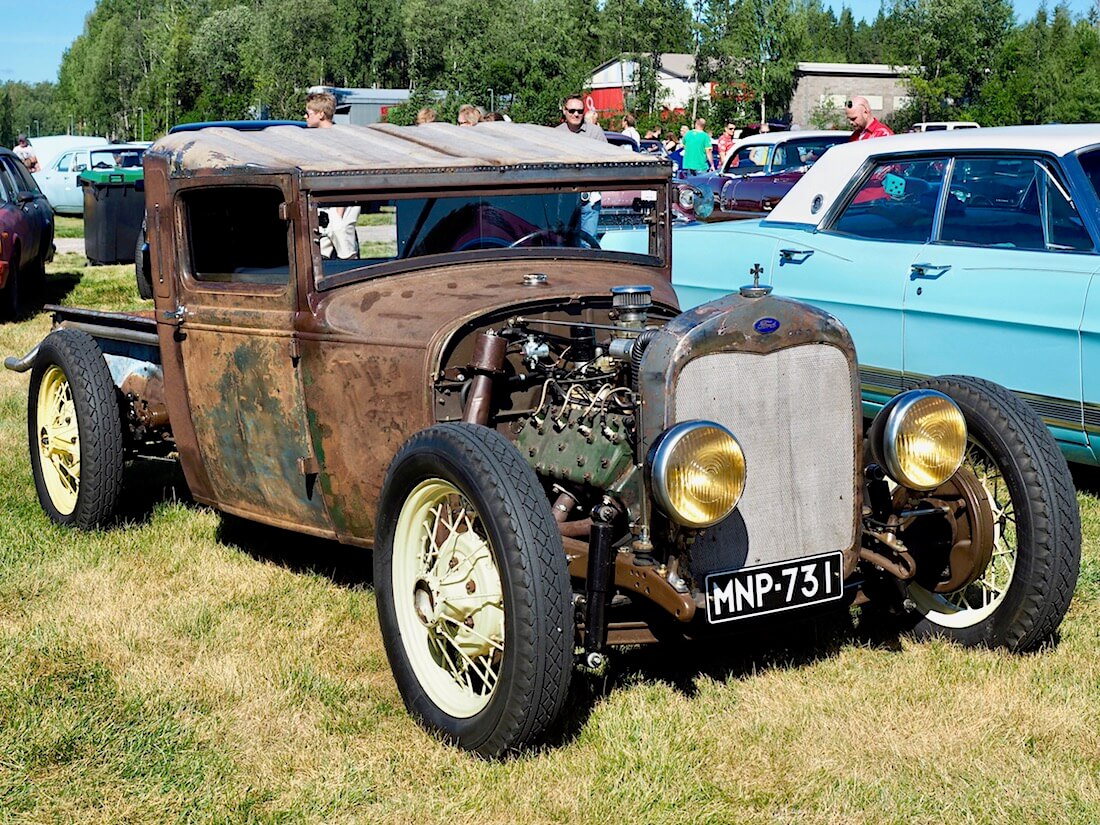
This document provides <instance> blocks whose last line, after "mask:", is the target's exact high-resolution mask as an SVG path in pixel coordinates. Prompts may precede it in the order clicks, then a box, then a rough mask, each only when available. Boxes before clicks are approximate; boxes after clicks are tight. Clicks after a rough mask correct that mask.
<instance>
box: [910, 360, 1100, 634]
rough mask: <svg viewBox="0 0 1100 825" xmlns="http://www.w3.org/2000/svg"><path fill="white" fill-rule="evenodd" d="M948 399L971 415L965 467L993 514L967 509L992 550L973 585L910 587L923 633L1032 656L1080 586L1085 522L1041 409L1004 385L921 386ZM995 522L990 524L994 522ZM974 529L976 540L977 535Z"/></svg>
mask: <svg viewBox="0 0 1100 825" xmlns="http://www.w3.org/2000/svg"><path fill="white" fill-rule="evenodd" d="M920 386H924V387H931V388H933V389H937V390H940V391H941V392H944V393H946V394H947V395H948V396H950V397H951V398H952V399H954V401H955V403H957V404H958V405H959V409H961V410H962V413H963V416H964V417H965V418H966V427H967V433H968V444H967V452H966V457H965V459H964V461H963V466H964V467H966V468H967V469H968V470H969V471H970V472H971V473H972V474H973V475H974V477H975V478H976V479H977V482H978V483H979V484H980V486H981V490H982V491H984V493H985V497H986V499H987V502H988V505H989V508H988V511H985V507H984V506H982V507H979V508H977V509H979V510H982V511H983V512H982V513H980V514H979V513H975V512H969V513H967V514H966V515H963V516H962V517H963V518H968V519H973V520H975V521H973V522H972V523H971V525H970V527H971V528H980V530H981V531H982V532H983V533H984V531H986V530H988V531H989V532H988V533H985V535H990V534H991V535H992V539H993V547H992V553H991V555H990V557H989V561H988V563H987V564H986V565H985V568H984V569H983V570H981V571H980V573H978V574H977V576H976V577H974V578H973V579H972V580H970V583H969V584H966V585H963V586H961V587H960V588H959V589H958V590H955V591H953V592H946V593H936V592H932V591H930V590H928V589H925V588H924V587H922V586H920V585H917V584H915V583H914V584H910V586H909V588H908V592H909V597H910V599H912V601H913V603H914V606H915V611H914V612H913V613H912V614H911V620H912V625H911V626H912V628H913V630H914V632H915V633H916V634H917V635H918V636H928V635H941V636H948V637H950V638H952V639H955V640H956V641H959V642H961V643H963V644H968V645H987V646H1002V647H1007V648H1009V649H1011V650H1029V649H1032V648H1035V647H1037V646H1039V645H1042V644H1046V643H1048V642H1049V641H1051V640H1052V639H1053V638H1054V637H1055V634H1056V632H1057V629H1058V625H1059V624H1060V623H1061V621H1062V617H1063V616H1064V615H1065V612H1066V610H1067V609H1068V608H1069V602H1070V599H1071V597H1072V595H1073V590H1074V587H1075V585H1076V583H1077V575H1078V570H1079V567H1080V559H1081V522H1080V516H1079V514H1078V512H1077V498H1076V493H1075V491H1074V487H1073V480H1072V478H1071V477H1070V474H1069V468H1068V467H1067V465H1066V462H1065V459H1064V458H1063V457H1062V455H1061V453H1060V451H1059V449H1058V444H1057V442H1056V441H1055V440H1054V437H1053V436H1052V435H1051V433H1050V431H1049V430H1048V429H1047V428H1046V426H1045V425H1044V424H1043V422H1042V420H1041V419H1040V418H1039V416H1038V415H1036V414H1035V412H1034V411H1033V410H1032V409H1031V408H1030V407H1028V406H1027V405H1026V404H1025V403H1024V402H1023V401H1022V400H1020V398H1019V397H1017V396H1016V395H1014V394H1012V393H1011V392H1009V391H1008V390H1006V389H1005V388H1004V387H1001V386H999V385H998V384H994V383H993V382H990V381H985V380H982V379H980V378H972V377H969V376H958V375H951V376H943V377H940V378H934V379H930V380H928V381H925V382H922V384H921V385H920ZM987 520H988V521H989V523H986V521H987ZM978 532H979V531H978V530H975V529H971V530H970V531H969V532H968V535H977V534H978Z"/></svg>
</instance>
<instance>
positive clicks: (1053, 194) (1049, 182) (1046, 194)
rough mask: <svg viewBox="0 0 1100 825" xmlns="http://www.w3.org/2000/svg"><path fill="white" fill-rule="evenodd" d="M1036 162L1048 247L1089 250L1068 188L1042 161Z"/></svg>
mask: <svg viewBox="0 0 1100 825" xmlns="http://www.w3.org/2000/svg"><path fill="white" fill-rule="evenodd" d="M1035 165H1036V167H1038V169H1039V171H1040V172H1041V173H1042V174H1038V173H1037V174H1036V181H1037V184H1038V192H1039V209H1040V214H1041V215H1042V218H1043V234H1044V236H1045V238H1046V244H1047V249H1053V250H1064V251H1074V252H1091V251H1092V249H1093V245H1092V239H1091V238H1090V237H1089V233H1088V231H1087V230H1086V229H1085V223H1084V221H1082V220H1081V216H1080V215H1079V214H1078V213H1077V208H1076V207H1075V206H1074V204H1073V199H1072V198H1071V197H1070V195H1069V190H1068V189H1067V188H1066V186H1065V184H1063V183H1062V181H1061V180H1060V179H1059V178H1058V176H1057V175H1056V174H1055V171H1054V169H1053V168H1052V167H1051V166H1049V165H1047V164H1046V163H1042V162H1037V163H1036V164H1035Z"/></svg>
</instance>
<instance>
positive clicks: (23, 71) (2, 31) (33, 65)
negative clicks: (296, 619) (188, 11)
mask: <svg viewBox="0 0 1100 825" xmlns="http://www.w3.org/2000/svg"><path fill="white" fill-rule="evenodd" d="M1039 2H1040V0H1016V2H1015V7H1016V17H1017V19H1029V18H1031V17H1032V16H1034V14H1035V10H1036V9H1037V8H1038V6H1039ZM829 5H831V6H832V7H833V8H834V9H836V10H837V11H838V12H839V10H840V8H841V6H842V5H847V6H849V7H850V8H851V9H852V12H853V14H855V16H856V19H857V20H858V19H860V18H865V19H874V16H875V15H876V14H877V13H878V8H879V0H846V2H845V0H830V2H829ZM1068 5H1069V7H1070V10H1071V11H1072V12H1073V13H1074V14H1078V15H1080V14H1084V13H1085V12H1087V11H1088V10H1089V8H1091V6H1092V0H1068ZM16 6H17V3H16V0H0V11H4V12H6V14H4V24H3V26H2V27H0V82H3V81H5V80H26V81H29V82H32V83H33V82H37V81H41V80H57V69H58V67H59V66H60V65H61V56H62V54H63V53H64V52H65V49H67V48H68V47H69V44H71V43H72V42H73V40H74V39H76V36H77V35H78V34H80V32H81V31H83V29H84V18H85V17H86V16H87V15H88V13H89V12H90V11H91V10H92V9H93V8H95V0H24V2H22V3H19V4H18V7H19V8H18V10H17V9H16V8H15V7H16ZM1047 6H1048V8H1053V7H1054V3H1053V2H1050V1H1049V0H1048V2H1047Z"/></svg>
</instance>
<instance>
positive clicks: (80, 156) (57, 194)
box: [34, 143, 147, 215]
mask: <svg viewBox="0 0 1100 825" xmlns="http://www.w3.org/2000/svg"><path fill="white" fill-rule="evenodd" d="M146 145H147V144H146ZM146 145H142V144H132V143H116V144H107V145H105V146H83V147H80V148H77V149H70V150H69V151H67V152H62V153H61V154H60V155H58V157H56V158H55V159H54V161H53V162H52V163H51V164H50V165H49V166H48V167H45V168H43V169H42V171H40V172H36V173H35V175H34V179H35V180H36V181H37V182H38V186H39V188H40V189H41V190H42V192H43V193H44V194H45V195H46V197H47V198H48V199H49V201H50V205H51V206H52V207H53V211H54V212H56V213H58V214H59V215H83V214H84V192H83V190H81V188H80V173H81V172H83V171H84V170H85V169H116V168H123V169H126V168H132V167H140V166H141V159H142V155H144V154H145V148H146Z"/></svg>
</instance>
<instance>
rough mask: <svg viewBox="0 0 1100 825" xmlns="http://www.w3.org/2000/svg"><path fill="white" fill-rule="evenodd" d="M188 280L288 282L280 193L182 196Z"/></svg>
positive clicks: (253, 189) (230, 190)
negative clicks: (188, 249)
mask: <svg viewBox="0 0 1100 825" xmlns="http://www.w3.org/2000/svg"><path fill="white" fill-rule="evenodd" d="M182 201H183V212H184V216H185V218H184V219H185V225H186V227H187V232H188V240H189V247H190V264H191V266H190V270H191V276H192V277H193V278H194V279H195V280H196V281H204V282H208V283H230V284H259V285H266V286H285V285H286V284H287V283H288V282H289V281H290V252H289V245H288V244H289V241H288V232H287V222H286V221H285V220H283V219H282V218H280V217H279V206H280V205H281V204H282V202H283V193H282V191H281V190H279V189H276V188H274V187H268V186H233V187H230V186H227V187H219V188H215V189H192V190H190V191H187V192H185V193H183V195H182Z"/></svg>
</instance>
